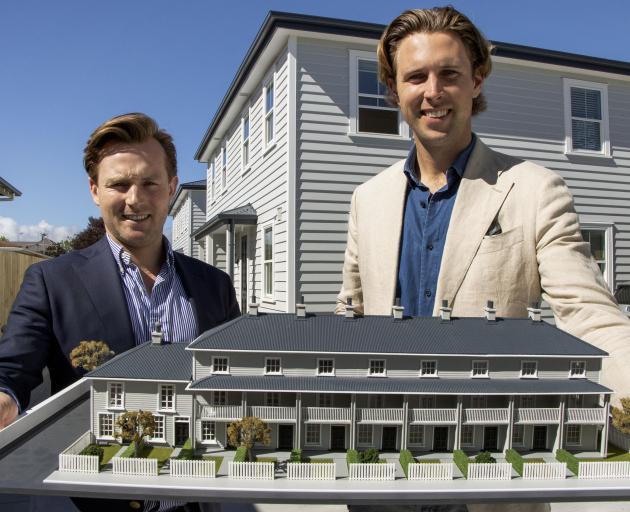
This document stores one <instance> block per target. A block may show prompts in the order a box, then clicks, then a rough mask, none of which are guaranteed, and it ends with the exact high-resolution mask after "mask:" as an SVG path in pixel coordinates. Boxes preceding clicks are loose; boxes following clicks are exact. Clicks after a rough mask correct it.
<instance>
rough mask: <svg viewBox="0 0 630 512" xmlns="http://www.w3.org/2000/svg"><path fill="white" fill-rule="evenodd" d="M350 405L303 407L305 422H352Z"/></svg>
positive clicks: (303, 419)
mask: <svg viewBox="0 0 630 512" xmlns="http://www.w3.org/2000/svg"><path fill="white" fill-rule="evenodd" d="M350 420H351V418H350V408H349V407H302V421H303V422H304V423H339V422H344V423H350Z"/></svg>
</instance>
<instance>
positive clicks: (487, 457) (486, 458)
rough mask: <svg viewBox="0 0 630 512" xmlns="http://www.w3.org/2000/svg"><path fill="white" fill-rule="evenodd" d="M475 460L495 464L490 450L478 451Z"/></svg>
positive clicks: (480, 462)
mask: <svg viewBox="0 0 630 512" xmlns="http://www.w3.org/2000/svg"><path fill="white" fill-rule="evenodd" d="M475 462H476V463H477V464H496V463H497V459H495V458H494V457H493V456H492V454H491V453H490V452H486V451H483V452H479V453H478V454H477V456H476V457H475Z"/></svg>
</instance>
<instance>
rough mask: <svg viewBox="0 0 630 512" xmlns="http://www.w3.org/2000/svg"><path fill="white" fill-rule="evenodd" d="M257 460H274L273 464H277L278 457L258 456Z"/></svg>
mask: <svg viewBox="0 0 630 512" xmlns="http://www.w3.org/2000/svg"><path fill="white" fill-rule="evenodd" d="M256 462H273V465H274V466H276V465H277V464H278V459H277V458H276V457H256Z"/></svg>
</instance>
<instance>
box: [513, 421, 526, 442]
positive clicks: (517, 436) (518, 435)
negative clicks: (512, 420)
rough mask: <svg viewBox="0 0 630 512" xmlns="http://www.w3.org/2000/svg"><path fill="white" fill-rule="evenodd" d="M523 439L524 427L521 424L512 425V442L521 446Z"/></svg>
mask: <svg viewBox="0 0 630 512" xmlns="http://www.w3.org/2000/svg"><path fill="white" fill-rule="evenodd" d="M524 441H525V427H524V426H523V425H513V426H512V444H514V445H517V446H523V443H524Z"/></svg>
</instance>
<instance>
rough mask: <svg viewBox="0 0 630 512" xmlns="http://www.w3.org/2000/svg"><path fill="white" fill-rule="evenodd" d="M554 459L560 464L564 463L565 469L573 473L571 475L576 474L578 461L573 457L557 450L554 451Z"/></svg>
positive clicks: (566, 452) (561, 450)
mask: <svg viewBox="0 0 630 512" xmlns="http://www.w3.org/2000/svg"><path fill="white" fill-rule="evenodd" d="M556 459H558V460H559V461H560V462H566V463H567V467H568V468H569V469H570V470H571V471H572V472H573V474H575V475H577V474H578V472H579V467H580V461H579V460H578V459H577V457H576V456H575V455H573V454H572V453H569V452H568V451H566V450H563V449H562V448H560V449H559V450H556Z"/></svg>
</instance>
